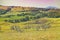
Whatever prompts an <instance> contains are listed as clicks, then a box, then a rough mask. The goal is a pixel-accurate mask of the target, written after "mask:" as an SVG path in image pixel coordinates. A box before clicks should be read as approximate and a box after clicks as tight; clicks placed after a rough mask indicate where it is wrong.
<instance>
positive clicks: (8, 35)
mask: <svg viewBox="0 0 60 40" xmlns="http://www.w3.org/2000/svg"><path fill="white" fill-rule="evenodd" d="M41 19H43V20H44V18H41ZM41 19H39V20H40V21H41ZM45 19H47V20H48V22H51V23H50V25H51V27H50V28H47V29H46V30H44V29H42V30H36V28H34V29H33V28H30V29H24V27H25V26H26V25H30V26H32V27H35V26H38V25H41V24H31V23H32V22H35V20H33V21H27V22H21V23H14V24H12V23H8V22H7V23H4V22H2V23H0V27H1V29H0V40H60V18H45ZM42 22H43V21H42ZM27 23H29V24H27ZM12 25H16V26H19V27H20V28H21V30H22V32H19V31H16V30H11V29H10V28H11V26H12Z"/></svg>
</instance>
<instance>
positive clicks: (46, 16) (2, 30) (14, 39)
mask: <svg viewBox="0 0 60 40" xmlns="http://www.w3.org/2000/svg"><path fill="white" fill-rule="evenodd" d="M0 40H60V9H58V8H57V9H53V8H52V9H47V8H35V7H21V6H0Z"/></svg>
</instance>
